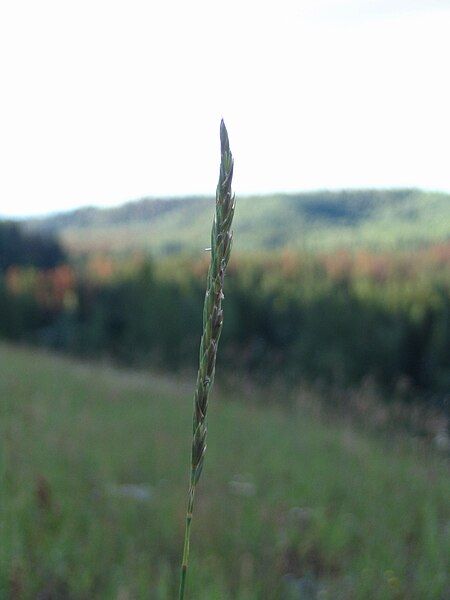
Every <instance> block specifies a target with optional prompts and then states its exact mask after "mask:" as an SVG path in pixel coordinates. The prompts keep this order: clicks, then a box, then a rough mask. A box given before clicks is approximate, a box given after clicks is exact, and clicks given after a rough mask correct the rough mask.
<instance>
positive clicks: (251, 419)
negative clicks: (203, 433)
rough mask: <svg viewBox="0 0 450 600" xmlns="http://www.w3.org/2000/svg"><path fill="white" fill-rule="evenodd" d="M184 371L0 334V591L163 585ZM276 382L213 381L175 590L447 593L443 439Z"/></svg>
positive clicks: (210, 598)
mask: <svg viewBox="0 0 450 600" xmlns="http://www.w3.org/2000/svg"><path fill="white" fill-rule="evenodd" d="M219 368H220V365H219ZM193 381H194V379H193V377H191V376H188V377H187V378H185V377H180V376H175V375H172V376H170V377H167V376H165V375H161V374H157V373H153V372H151V371H140V372H138V371H127V370H119V369H114V368H112V367H111V366H108V365H107V364H101V363H96V362H90V363H87V362H80V361H75V360H73V359H68V358H63V357H61V356H57V355H54V354H51V353H46V352H44V351H42V350H32V349H29V348H26V347H23V348H19V347H16V346H13V345H7V344H2V345H1V346H0V397H1V399H2V400H1V404H0V406H1V409H0V410H1V413H2V414H1V419H0V427H1V438H2V446H1V448H2V455H1V461H2V464H1V469H2V485H1V489H0V494H1V505H2V512H1V540H2V541H1V544H0V597H1V598H8V599H12V600H18V599H28V598H30V599H31V598H33V599H34V598H39V599H41V600H44V599H48V600H50V599H52V600H56V599H58V600H63V599H64V600H66V599H74V600H81V599H86V600H87V599H88V598H89V599H96V598H98V599H105V598H111V599H117V600H132V599H138V598H150V599H155V600H156V599H159V600H165V599H169V598H173V597H175V596H176V588H177V584H178V569H179V561H180V554H181V543H182V536H183V526H184V512H185V502H186V485H187V478H188V466H189V465H188V462H187V456H188V451H189V446H190V431H191V419H192V392H193ZM274 390H275V391H273V392H270V391H269V390H268V389H266V390H265V391H264V392H263V391H256V389H251V390H250V391H249V390H247V389H242V390H235V391H234V392H233V393H230V392H229V391H226V388H224V387H221V386H220V385H219V386H218V387H217V388H216V389H215V391H214V393H213V398H212V402H211V406H210V419H209V432H210V435H209V442H208V454H207V460H206V465H205V473H204V475H205V476H204V477H203V478H202V480H201V482H200V485H199V493H198V502H197V506H196V516H195V520H194V525H193V536H192V537H193V539H192V551H191V566H190V573H189V581H188V598H192V599H195V600H228V599H230V600H231V599H234V600H256V599H261V600H262V599H264V600H270V599H273V600H275V599H283V600H290V599H292V600H294V599H301V600H308V599H313V598H321V599H330V600H331V599H332V600H336V599H345V600H357V599H358V600H359V599H361V600H363V599H368V598H370V599H371V600H388V599H395V600H400V599H405V600H406V599H408V600H424V599H426V600H444V599H445V598H448V597H449V595H450V577H449V572H450V564H449V558H450V552H449V550H450V506H449V503H448V498H449V496H450V477H449V474H448V464H447V457H446V456H445V454H444V453H443V452H442V451H439V450H438V449H436V448H435V447H433V445H430V444H428V443H426V442H424V441H423V440H420V439H418V438H415V437H412V436H411V435H410V434H408V433H405V432H403V433H401V432H400V431H397V432H394V431H392V430H386V431H382V430H379V429H376V428H374V427H372V426H370V425H369V424H366V425H362V424H359V425H358V424H356V423H355V422H354V421H352V420H351V419H350V418H347V417H346V416H345V414H344V413H342V414H341V415H340V416H337V415H336V414H334V415H331V414H330V412H329V411H326V410H324V408H323V404H322V403H321V402H319V401H315V400H314V398H310V399H308V398H306V397H305V395H304V394H302V393H301V390H300V389H297V390H296V394H295V395H294V400H293V401H292V402H290V403H289V404H287V403H285V404H284V405H281V404H280V402H279V398H277V397H276V396H277V392H276V389H275V388H274ZM302 398H303V399H302ZM388 431H389V432H388Z"/></svg>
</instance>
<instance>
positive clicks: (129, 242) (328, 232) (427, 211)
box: [26, 189, 450, 254]
mask: <svg viewBox="0 0 450 600" xmlns="http://www.w3.org/2000/svg"><path fill="white" fill-rule="evenodd" d="M213 210H214V203H213V199H212V197H211V198H207V197H195V196H190V197H185V198H172V199H170V198H169V199H157V198H143V199H141V200H137V201H133V202H127V203H126V204H123V205H121V206H118V207H115V208H95V207H88V208H80V209H77V210H74V211H70V212H64V213H60V214H56V215H51V216H48V217H43V218H34V219H29V220H28V221H27V222H26V226H27V227H29V228H32V229H37V230H41V231H48V232H52V233H55V234H57V235H59V236H60V237H61V240H62V241H63V243H64V244H65V246H66V247H67V248H68V250H69V251H71V252H74V253H84V252H92V251H97V252H112V253H129V252H135V251H145V252H147V251H148V252H150V253H153V254H174V253H178V252H182V251H190V252H198V251H199V250H200V249H202V248H204V247H205V246H207V245H208V238H209V230H210V222H211V215H212V213H213ZM234 229H235V250H236V251H251V250H255V251H258V250H278V249H283V248H293V249H294V248H296V249H307V250H313V251H315V250H330V249H333V248H339V247H362V246H367V247H370V248H373V249H377V248H378V249H390V248H392V249H395V248H409V247H416V246H418V245H424V244H429V243H435V242H439V241H446V240H449V239H450V195H448V194H443V193H438V192H424V191H421V190H417V189H398V190H342V191H335V192H334V191H319V192H309V193H298V194H273V195H267V196H246V197H238V206H237V209H236V219H235V227H234Z"/></svg>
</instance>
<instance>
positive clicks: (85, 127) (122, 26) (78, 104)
mask: <svg viewBox="0 0 450 600" xmlns="http://www.w3.org/2000/svg"><path fill="white" fill-rule="evenodd" d="M449 66H450V0H448V1H447V0H441V1H437V0H436V1H433V0H422V1H419V0H417V1H415V0H379V1H377V0H372V1H370V0H347V1H345V0H304V1H302V0H276V1H275V0H273V1H271V2H268V1H264V0H248V1H245V0H237V1H236V0H224V1H222V2H216V1H215V0H206V1H197V0H189V1H186V0H184V1H180V2H174V1H169V0H165V1H153V2H152V1H151V0H146V1H142V2H140V1H133V0H123V1H122V2H116V1H114V0H107V1H103V0H88V1H85V0H77V1H76V2H75V1H72V2H68V1H67V0H57V1H49V0H39V1H36V0H28V1H26V0H3V1H2V3H1V5H0V83H1V91H0V214H3V215H25V214H36V213H43V212H47V211H55V210H64V209H68V208H73V207H76V206H80V205H84V204H97V205H113V204H118V203H121V202H124V201H126V200H130V199H134V198H139V197H142V196H146V195H152V196H154V195H184V194H191V193H205V194H211V193H213V192H214V190H215V185H216V179H217V170H218V160H219V157H218V127H219V120H220V118H221V116H223V117H224V118H225V121H226V123H227V126H228V130H229V134H230V139H231V144H232V150H233V153H234V155H235V161H236V165H235V166H236V174H235V186H234V187H235V190H236V191H237V192H238V193H240V194H248V193H253V192H269V191H282V190H289V191H291V190H302V189H315V188H341V187H368V186H377V187H380V186H381V187H384V186H420V187H424V188H428V189H441V190H448V191H450V163H449V145H450V77H449V71H450V69H449Z"/></svg>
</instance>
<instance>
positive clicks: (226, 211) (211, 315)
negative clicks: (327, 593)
mask: <svg viewBox="0 0 450 600" xmlns="http://www.w3.org/2000/svg"><path fill="white" fill-rule="evenodd" d="M220 151H221V160H220V173H219V182H218V184H217V190H216V212H215V215H214V221H213V225H212V231H211V262H210V266H209V270H208V277H207V281H206V294H205V303H204V306H203V334H202V338H201V342H200V357H199V368H198V375H197V385H196V389H195V395H194V417H193V431H192V433H193V435H192V454H191V475H190V481H189V492H188V503H187V512H186V529H185V535H184V546H183V561H182V566H181V581H180V593H179V600H183V598H184V593H185V587H186V573H187V568H188V561H189V538H190V532H191V522H192V513H193V509H194V497H195V488H196V485H197V483H198V480H199V478H200V475H201V472H202V468H203V461H204V458H205V451H206V431H207V426H206V413H207V408H208V397H209V393H210V391H211V388H212V385H213V381H214V371H215V366H216V356H217V346H218V343H219V338H220V333H221V330H222V323H223V311H222V300H223V298H224V295H223V282H224V276H225V270H226V268H227V264H228V259H229V257H230V251H231V241H232V237H233V234H232V231H231V224H232V221H233V215H234V208H235V198H234V194H233V193H232V191H231V182H232V178H233V156H232V154H231V152H230V144H229V140H228V133H227V130H226V127H225V123H224V122H223V120H222V121H221V123H220Z"/></svg>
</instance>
